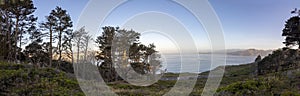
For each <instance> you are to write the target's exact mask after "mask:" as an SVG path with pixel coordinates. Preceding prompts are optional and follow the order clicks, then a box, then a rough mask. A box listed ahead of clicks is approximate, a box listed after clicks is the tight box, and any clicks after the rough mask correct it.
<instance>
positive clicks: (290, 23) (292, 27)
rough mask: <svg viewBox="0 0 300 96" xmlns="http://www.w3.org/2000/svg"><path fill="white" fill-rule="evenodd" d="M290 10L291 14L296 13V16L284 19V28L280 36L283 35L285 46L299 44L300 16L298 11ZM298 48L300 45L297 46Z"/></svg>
mask: <svg viewBox="0 0 300 96" xmlns="http://www.w3.org/2000/svg"><path fill="white" fill-rule="evenodd" d="M296 11H297V9H295V11H292V14H297V15H298V16H293V17H291V18H290V19H288V20H287V21H286V24H285V28H284V29H283V30H282V32H283V33H282V36H285V41H284V42H283V44H285V45H286V46H287V47H290V46H295V45H299V44H300V17H299V13H296ZM299 12H300V11H299ZM298 49H300V46H299V47H298Z"/></svg>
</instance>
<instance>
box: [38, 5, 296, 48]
mask: <svg viewBox="0 0 300 96" xmlns="http://www.w3.org/2000/svg"><path fill="white" fill-rule="evenodd" d="M107 2H109V1H107ZM209 2H210V3H211V5H212V7H213V8H214V9H215V11H216V14H217V15H218V17H219V19H220V22H221V24H222V26H223V29H224V35H225V40H226V48H227V49H247V48H258V49H276V48H279V47H282V46H283V44H282V41H283V37H281V30H282V28H283V27H284V22H285V21H286V20H287V19H288V18H289V17H291V14H290V11H291V10H293V8H297V7H298V8H300V0H209ZM87 3H88V0H34V4H35V6H36V7H37V10H36V12H35V14H36V15H37V16H38V17H39V22H41V21H44V19H45V18H44V16H46V15H48V14H49V12H50V11H51V10H52V9H54V8H55V7H56V6H61V7H62V8H64V9H66V10H67V11H68V12H69V14H70V15H71V17H72V20H73V22H74V24H75V25H76V23H77V21H78V20H77V19H78V18H79V16H80V14H81V11H82V10H83V9H84V8H85V6H86V4H87ZM103 3H105V2H103ZM128 6H129V7H128ZM99 8H101V6H99ZM95 11H96V10H95ZM146 11H155V12H162V13H166V14H168V15H170V16H173V17H174V18H175V19H177V20H178V21H179V22H181V23H182V24H183V25H185V27H186V28H187V29H188V31H189V32H191V35H192V36H193V38H194V40H195V42H196V45H197V47H198V48H199V49H200V50H207V49H209V48H210V42H209V40H208V37H207V34H206V32H205V31H204V30H203V28H202V26H201V24H199V23H198V22H196V19H195V17H193V15H192V14H190V13H189V11H187V10H186V9H184V8H183V7H182V6H179V5H178V4H176V3H172V2H170V1H169V0H130V2H128V3H125V4H123V5H121V6H119V7H118V8H117V9H115V11H113V12H112V13H111V14H110V15H109V16H108V18H107V19H106V20H105V21H104V22H103V25H112V26H121V24H123V23H124V22H125V21H126V20H128V18H132V17H133V16H135V15H137V14H141V12H146ZM91 19H92V18H91ZM146 19H149V20H155V18H146ZM99 26H101V25H99ZM166 26H168V25H166ZM174 30H176V28H174ZM89 31H91V30H89ZM92 31H94V32H91V34H93V35H94V36H99V35H100V32H99V30H98V32H97V31H95V30H92ZM136 31H138V30H136ZM170 31H172V30H170ZM163 38H164V37H162V36H157V38H155V35H153V34H152V35H151V34H150V35H147V36H144V38H143V37H142V42H146V43H150V42H154V43H159V44H157V46H161V47H162V48H168V47H170V49H171V48H175V47H174V44H170V40H168V39H166V38H165V39H163ZM175 39H176V38H175ZM187 43H188V42H187Z"/></svg>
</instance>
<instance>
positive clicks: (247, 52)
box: [227, 49, 272, 56]
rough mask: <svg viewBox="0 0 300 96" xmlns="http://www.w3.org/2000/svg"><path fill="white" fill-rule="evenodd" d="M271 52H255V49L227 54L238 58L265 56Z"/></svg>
mask: <svg viewBox="0 0 300 96" xmlns="http://www.w3.org/2000/svg"><path fill="white" fill-rule="evenodd" d="M271 52H272V50H257V49H247V50H242V51H235V52H227V54H228V55H238V56H257V55H261V56H267V55H268V54H270V53H271Z"/></svg>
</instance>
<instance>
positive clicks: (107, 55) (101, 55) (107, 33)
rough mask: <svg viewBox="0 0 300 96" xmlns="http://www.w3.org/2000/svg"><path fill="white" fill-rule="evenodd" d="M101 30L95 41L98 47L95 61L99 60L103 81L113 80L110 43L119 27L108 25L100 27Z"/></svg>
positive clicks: (114, 73) (113, 72)
mask: <svg viewBox="0 0 300 96" xmlns="http://www.w3.org/2000/svg"><path fill="white" fill-rule="evenodd" d="M102 29H103V32H102V35H101V36H98V37H97V39H96V41H95V42H96V43H97V44H98V47H99V52H98V53H97V55H96V59H97V61H101V62H99V63H101V64H100V66H99V65H98V66H99V68H100V73H101V75H102V77H103V78H104V80H105V81H113V80H116V78H115V77H116V76H115V75H116V72H115V71H114V68H113V65H112V57H111V45H112V41H113V37H114V35H115V33H116V30H118V29H119V28H114V27H110V26H105V27H102Z"/></svg>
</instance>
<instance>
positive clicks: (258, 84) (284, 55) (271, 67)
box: [216, 49, 300, 96]
mask: <svg viewBox="0 0 300 96" xmlns="http://www.w3.org/2000/svg"><path fill="white" fill-rule="evenodd" d="M298 54H299V50H293V49H288V50H277V51H274V52H273V53H272V54H270V55H268V56H266V57H265V58H264V59H262V60H261V61H259V62H255V63H251V64H246V65H238V66H226V70H225V75H224V77H223V80H222V82H221V86H220V87H219V89H218V90H217V94H216V95H217V96H241V95H243V96H300V92H299V90H300V71H299V67H298V65H300V62H298V59H297V58H300V56H299V55H298Z"/></svg>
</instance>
